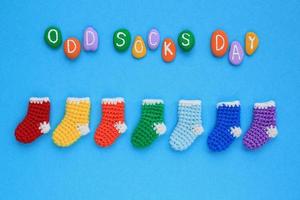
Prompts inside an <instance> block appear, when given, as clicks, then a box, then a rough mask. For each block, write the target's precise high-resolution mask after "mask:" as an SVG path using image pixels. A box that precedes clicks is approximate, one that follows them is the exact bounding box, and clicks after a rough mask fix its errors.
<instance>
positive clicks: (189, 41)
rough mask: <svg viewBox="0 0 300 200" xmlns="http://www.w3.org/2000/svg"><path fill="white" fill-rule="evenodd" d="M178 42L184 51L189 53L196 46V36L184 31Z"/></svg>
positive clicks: (180, 34)
mask: <svg viewBox="0 0 300 200" xmlns="http://www.w3.org/2000/svg"><path fill="white" fill-rule="evenodd" d="M177 42H178V45H179V47H180V48H181V49H182V50H183V51H185V52H188V51H190V50H192V49H193V47H194V45H195V36H194V34H193V33H192V32H191V31H189V30H184V31H182V32H180V33H179V35H178V39H177Z"/></svg>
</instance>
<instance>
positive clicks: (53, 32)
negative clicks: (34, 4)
mask: <svg viewBox="0 0 300 200" xmlns="http://www.w3.org/2000/svg"><path fill="white" fill-rule="evenodd" d="M44 40H45V42H46V43H47V44H48V45H49V46H50V47H51V48H53V49H55V48H58V47H60V45H61V43H62V36H61V31H60V30H59V29H58V28H57V27H55V26H50V27H48V28H47V29H46V31H45V34H44Z"/></svg>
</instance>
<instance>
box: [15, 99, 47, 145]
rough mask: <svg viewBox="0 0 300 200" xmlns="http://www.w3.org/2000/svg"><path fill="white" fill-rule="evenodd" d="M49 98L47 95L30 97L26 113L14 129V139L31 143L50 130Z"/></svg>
mask: <svg viewBox="0 0 300 200" xmlns="http://www.w3.org/2000/svg"><path fill="white" fill-rule="evenodd" d="M49 115H50V100H49V98H48V97H44V98H37V97H32V98H30V100H29V103H28V109H27V114H26V116H25V118H24V119H23V120H22V122H21V123H19V124H18V126H17V128H16V130H15V136H16V139H17V140H18V141H19V142H22V143H31V142H33V141H34V140H35V139H37V138H38V137H40V136H41V135H43V134H45V133H48V132H49V130H50V123H49Z"/></svg>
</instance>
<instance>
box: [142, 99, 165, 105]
mask: <svg viewBox="0 0 300 200" xmlns="http://www.w3.org/2000/svg"><path fill="white" fill-rule="evenodd" d="M155 104H164V101H163V100H162V99H144V100H143V105H155Z"/></svg>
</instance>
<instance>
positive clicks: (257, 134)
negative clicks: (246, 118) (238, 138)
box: [243, 101, 278, 149]
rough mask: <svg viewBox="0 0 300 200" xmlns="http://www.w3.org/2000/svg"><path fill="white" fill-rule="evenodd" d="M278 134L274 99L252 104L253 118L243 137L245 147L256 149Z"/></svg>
mask: <svg viewBox="0 0 300 200" xmlns="http://www.w3.org/2000/svg"><path fill="white" fill-rule="evenodd" d="M277 134H278V131H277V127H276V106H275V102H274V101H268V102H264V103H256V104H254V109H253V120H252V123H251V126H250V128H249V130H248V131H247V133H246V135H245V136H244V138H243V143H244V145H245V147H246V148H247V149H257V148H259V147H261V146H263V145H264V144H265V143H266V142H268V141H269V140H270V139H271V138H275V137H276V136H277Z"/></svg>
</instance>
